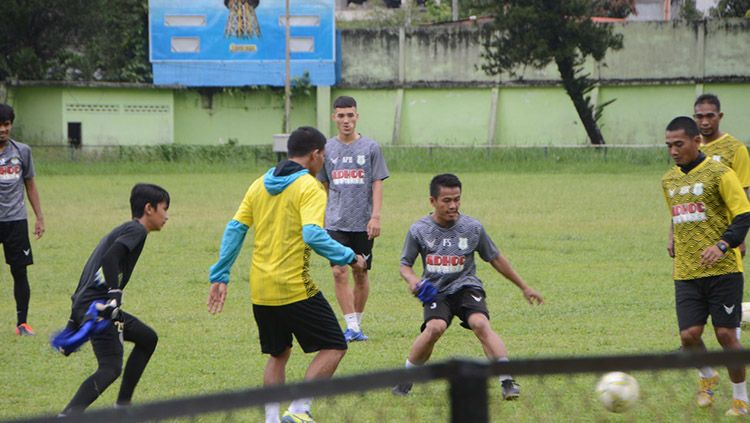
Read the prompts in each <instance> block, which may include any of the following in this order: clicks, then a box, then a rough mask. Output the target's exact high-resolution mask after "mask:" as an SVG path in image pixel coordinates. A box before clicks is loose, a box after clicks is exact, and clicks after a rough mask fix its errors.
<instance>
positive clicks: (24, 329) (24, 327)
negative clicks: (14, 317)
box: [16, 323, 36, 336]
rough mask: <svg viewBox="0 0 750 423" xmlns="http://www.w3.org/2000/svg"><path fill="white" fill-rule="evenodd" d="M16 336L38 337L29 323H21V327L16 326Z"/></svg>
mask: <svg viewBox="0 0 750 423" xmlns="http://www.w3.org/2000/svg"><path fill="white" fill-rule="evenodd" d="M16 335H18V336H34V335H36V333H34V329H32V328H31V326H29V324H28V323H21V324H20V325H18V326H16Z"/></svg>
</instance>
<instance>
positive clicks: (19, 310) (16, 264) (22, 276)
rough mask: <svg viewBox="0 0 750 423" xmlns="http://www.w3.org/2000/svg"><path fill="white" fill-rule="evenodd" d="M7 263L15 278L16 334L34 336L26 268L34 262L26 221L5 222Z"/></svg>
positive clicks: (4, 241) (4, 247)
mask: <svg viewBox="0 0 750 423" xmlns="http://www.w3.org/2000/svg"><path fill="white" fill-rule="evenodd" d="M3 232H4V233H3V235H4V239H3V249H4V252H5V262H6V263H7V264H8V265H10V273H11V275H12V276H13V296H14V297H15V300H16V334H18V335H21V336H25V335H34V330H33V329H32V328H31V326H29V324H28V322H27V319H28V312H29V300H30V298H31V287H30V286H29V278H28V275H27V271H26V267H27V266H29V265H31V264H32V263H33V262H34V259H33V255H32V253H31V242H30V241H29V233H28V223H27V221H26V220H25V219H24V220H17V221H12V222H5V224H4V230H3Z"/></svg>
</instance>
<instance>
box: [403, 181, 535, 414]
mask: <svg viewBox="0 0 750 423" xmlns="http://www.w3.org/2000/svg"><path fill="white" fill-rule="evenodd" d="M430 203H431V204H432V207H433V208H434V209H435V212H434V213H432V214H431V215H429V216H426V217H423V218H422V219H420V220H418V221H417V222H416V223H414V224H413V225H412V226H411V228H409V232H408V234H407V235H406V240H405V241H404V249H403V252H402V253H401V277H403V278H404V280H406V282H407V283H408V284H409V289H410V290H411V292H412V293H414V295H416V296H417V297H418V298H419V299H420V300H421V301H422V303H423V309H424V323H422V333H420V334H419V336H417V339H416V340H415V341H414V343H413V344H412V347H411V351H410V352H409V356H408V358H407V359H406V367H407V368H410V367H415V366H421V365H423V364H424V363H426V362H427V360H429V359H430V356H431V355H432V350H433V348H434V347H435V343H436V342H437V340H438V339H440V337H441V336H442V335H443V333H445V330H446V329H448V326H449V325H450V323H451V320H453V317H454V316H457V317H458V318H459V319H460V320H461V326H463V327H465V328H467V329H471V330H472V331H473V332H474V334H475V335H476V336H477V338H479V342H480V343H481V344H482V349H483V350H484V354H485V355H486V356H487V358H488V359H490V360H495V361H508V351H507V349H506V348H505V344H504V343H503V340H502V339H500V336H499V335H498V334H497V333H496V332H495V331H494V330H493V329H492V327H491V326H490V322H489V311H488V309H487V304H486V302H485V292H484V288H483V285H482V281H481V280H479V278H477V276H476V266H475V264H474V253H475V252H476V253H479V256H480V257H481V258H482V260H484V261H487V262H489V263H490V264H491V265H492V267H493V268H495V270H497V272H498V273H500V274H501V275H503V276H504V277H505V278H507V279H508V280H510V281H511V282H513V283H514V284H515V285H516V286H517V287H518V288H519V289H521V291H522V292H523V296H524V298H526V300H527V301H528V302H529V303H530V304H542V303H544V300H543V299H542V296H541V295H540V294H539V293H538V292H536V291H535V290H533V289H531V288H530V287H529V286H528V285H526V283H525V282H524V281H523V279H522V278H521V276H519V275H518V274H517V273H516V272H515V270H513V267H512V266H511V264H510V262H508V260H507V259H506V258H505V257H504V256H503V255H501V254H500V251H498V249H497V247H495V244H494V243H493V242H492V240H491V239H490V237H489V236H488V235H487V233H486V232H485V230H484V227H483V226H482V224H481V223H479V221H477V220H475V219H472V218H470V217H468V216H465V215H462V214H459V212H458V209H459V207H460V205H461V181H459V179H458V177H456V176H455V175H452V174H447V173H446V174H442V175H437V176H435V177H434V178H432V181H431V182H430ZM417 255H421V256H422V265H423V268H424V271H423V273H422V278H420V277H419V276H417V274H416V273H414V269H413V266H414V261H415V260H416V258H417ZM500 384H501V386H502V393H503V399H505V400H514V399H516V398H518V396H519V394H520V390H519V388H518V385H517V384H516V383H515V381H514V380H513V379H512V378H511V376H510V375H501V376H500ZM411 388H412V384H411V383H404V384H399V385H397V386H395V387H394V388H393V393H395V394H397V395H406V394H408V393H409V391H410V390H411Z"/></svg>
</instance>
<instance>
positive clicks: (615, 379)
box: [596, 372, 640, 413]
mask: <svg viewBox="0 0 750 423" xmlns="http://www.w3.org/2000/svg"><path fill="white" fill-rule="evenodd" d="M639 391H640V389H639V388H638V381H636V380H635V378H634V377H633V376H630V375H629V374H627V373H623V372H611V373H607V374H605V375H604V376H602V378H601V379H599V383H597V384H596V395H597V397H598V398H599V402H601V403H602V405H603V406H604V408H606V409H607V410H609V411H611V412H613V413H622V412H624V411H627V410H628V409H630V408H631V407H633V405H634V404H635V403H636V401H638V395H639Z"/></svg>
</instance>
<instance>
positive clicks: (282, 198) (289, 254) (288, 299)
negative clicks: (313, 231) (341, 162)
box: [234, 174, 326, 306]
mask: <svg viewBox="0 0 750 423" xmlns="http://www.w3.org/2000/svg"><path fill="white" fill-rule="evenodd" d="M325 209H326V193H325V191H324V190H323V186H322V185H321V184H320V182H318V181H317V180H316V179H315V178H314V177H313V176H310V175H309V174H305V175H303V176H300V177H299V178H297V180H295V181H294V182H292V183H291V184H289V186H287V187H286V188H285V189H284V190H283V191H282V192H280V193H278V194H276V195H271V194H269V193H268V191H267V190H266V188H265V187H264V185H263V178H258V179H257V180H255V182H253V184H252V185H250V188H249V189H248V190H247V193H246V194H245V198H244V199H243V200H242V204H240V207H239V209H238V210H237V213H236V214H235V215H234V219H235V220H237V221H239V222H241V223H243V224H245V225H247V226H255V238H254V240H253V258H252V264H251V269H250V291H251V299H252V302H253V304H258V305H270V306H280V305H285V304H291V303H294V302H297V301H302V300H306V299H308V298H310V297H312V296H314V295H315V294H317V293H318V291H319V290H318V287H317V286H316V284H315V282H314V281H313V280H312V278H311V277H310V256H311V253H312V250H311V249H310V247H308V246H307V244H305V242H304V240H303V239H302V227H303V226H304V225H310V224H313V225H317V226H320V227H323V219H324V217H325Z"/></svg>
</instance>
